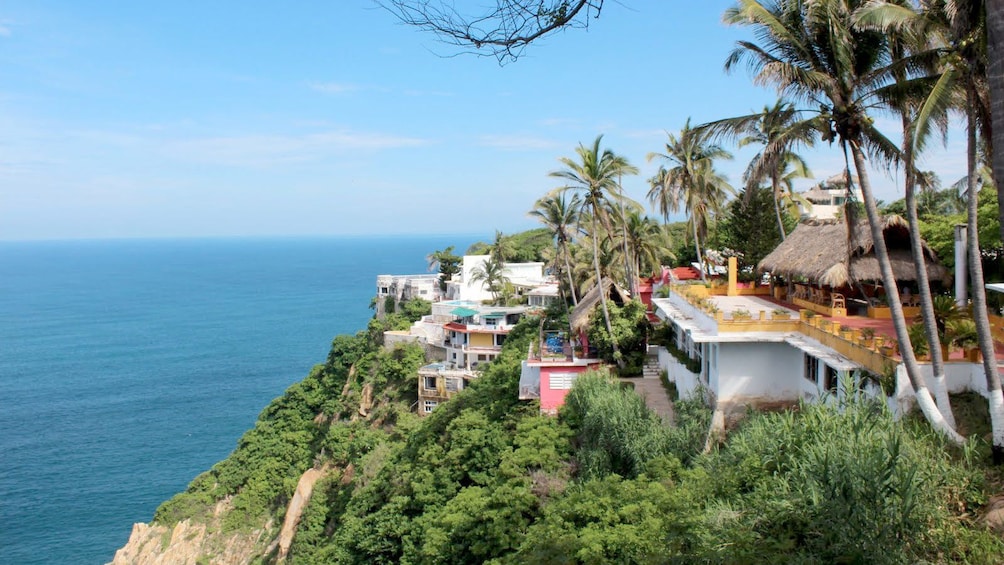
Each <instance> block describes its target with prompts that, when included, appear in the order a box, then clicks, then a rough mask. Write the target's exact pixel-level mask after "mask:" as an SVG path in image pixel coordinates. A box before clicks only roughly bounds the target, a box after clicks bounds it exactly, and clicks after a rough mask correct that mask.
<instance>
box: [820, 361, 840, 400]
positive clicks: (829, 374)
mask: <svg viewBox="0 0 1004 565" xmlns="http://www.w3.org/2000/svg"><path fill="white" fill-rule="evenodd" d="M824 367H826V374H825V376H824V378H823V387H824V388H825V389H826V390H828V391H830V392H833V393H836V392H837V383H838V382H839V379H838V378H837V370H836V369H834V368H833V367H831V366H829V365H824Z"/></svg>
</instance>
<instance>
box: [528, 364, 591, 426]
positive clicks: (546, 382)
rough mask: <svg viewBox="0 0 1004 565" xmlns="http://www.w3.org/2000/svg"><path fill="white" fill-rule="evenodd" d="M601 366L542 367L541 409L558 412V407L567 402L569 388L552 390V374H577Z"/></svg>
mask: <svg viewBox="0 0 1004 565" xmlns="http://www.w3.org/2000/svg"><path fill="white" fill-rule="evenodd" d="M596 367H599V363H597V364H595V365H590V366H586V365H551V366H541V367H540V411H541V412H543V413H545V414H557V413H558V408H560V407H561V406H563V405H564V404H565V397H566V396H568V390H569V389H559V390H551V376H552V375H558V376H559V378H563V375H568V374H575V375H579V374H581V373H584V372H586V371H587V370H589V369H595V368H596Z"/></svg>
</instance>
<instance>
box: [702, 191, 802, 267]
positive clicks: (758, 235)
mask: <svg viewBox="0 0 1004 565" xmlns="http://www.w3.org/2000/svg"><path fill="white" fill-rule="evenodd" d="M781 220H782V222H783V223H784V228H785V232H786V233H790V232H791V231H792V230H793V229H795V225H796V224H797V223H798V221H797V219H796V218H795V217H793V216H792V215H791V214H790V213H789V212H788V211H787V210H786V209H782V210H781ZM718 234H719V238H720V242H721V245H723V246H725V247H728V248H730V249H733V250H735V251H738V252H740V253H741V256H740V258H739V264H740V267H741V268H742V267H755V266H756V265H757V264H758V263H759V262H760V261H761V260H762V259H763V258H764V257H766V256H767V254H768V253H770V252H771V251H773V250H774V248H775V247H777V246H778V245H779V244H780V243H781V232H780V231H778V227H777V216H776V213H775V209H774V194H773V192H772V191H771V189H770V188H769V187H768V188H763V187H761V188H757V189H753V190H752V191H749V189H747V191H744V194H740V195H739V196H738V197H736V198H735V199H734V200H732V201H731V202H729V204H728V206H727V207H726V211H725V216H724V218H722V219H721V220H719V222H718Z"/></svg>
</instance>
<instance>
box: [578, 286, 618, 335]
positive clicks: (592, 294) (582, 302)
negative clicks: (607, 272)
mask: <svg viewBox="0 0 1004 565" xmlns="http://www.w3.org/2000/svg"><path fill="white" fill-rule="evenodd" d="M603 287H604V288H605V289H606V291H607V296H608V298H609V299H610V300H613V301H614V302H615V303H617V304H624V303H625V302H626V301H627V300H628V293H627V292H626V291H624V290H623V289H621V288H620V287H618V286H617V285H615V284H614V283H612V282H611V281H610V279H603ZM599 305H600V287H599V286H594V287H593V289H592V290H590V291H589V292H587V293H586V294H585V296H583V297H582V298H580V299H579V303H578V304H577V305H576V306H575V308H574V309H572V313H571V314H570V315H569V316H568V325H570V326H571V327H572V331H575V332H578V331H581V330H583V329H585V328H586V326H588V325H589V316H590V315H591V314H592V313H593V310H595V309H596V307H597V306H599Z"/></svg>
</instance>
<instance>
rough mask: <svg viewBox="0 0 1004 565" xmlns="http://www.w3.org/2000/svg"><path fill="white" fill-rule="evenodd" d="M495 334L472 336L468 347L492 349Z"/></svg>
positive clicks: (474, 334) (473, 334)
mask: <svg viewBox="0 0 1004 565" xmlns="http://www.w3.org/2000/svg"><path fill="white" fill-rule="evenodd" d="M492 335H493V334H476V333H472V334H471V341H470V343H469V344H468V345H470V346H471V347H492V346H494V343H493V342H492Z"/></svg>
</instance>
